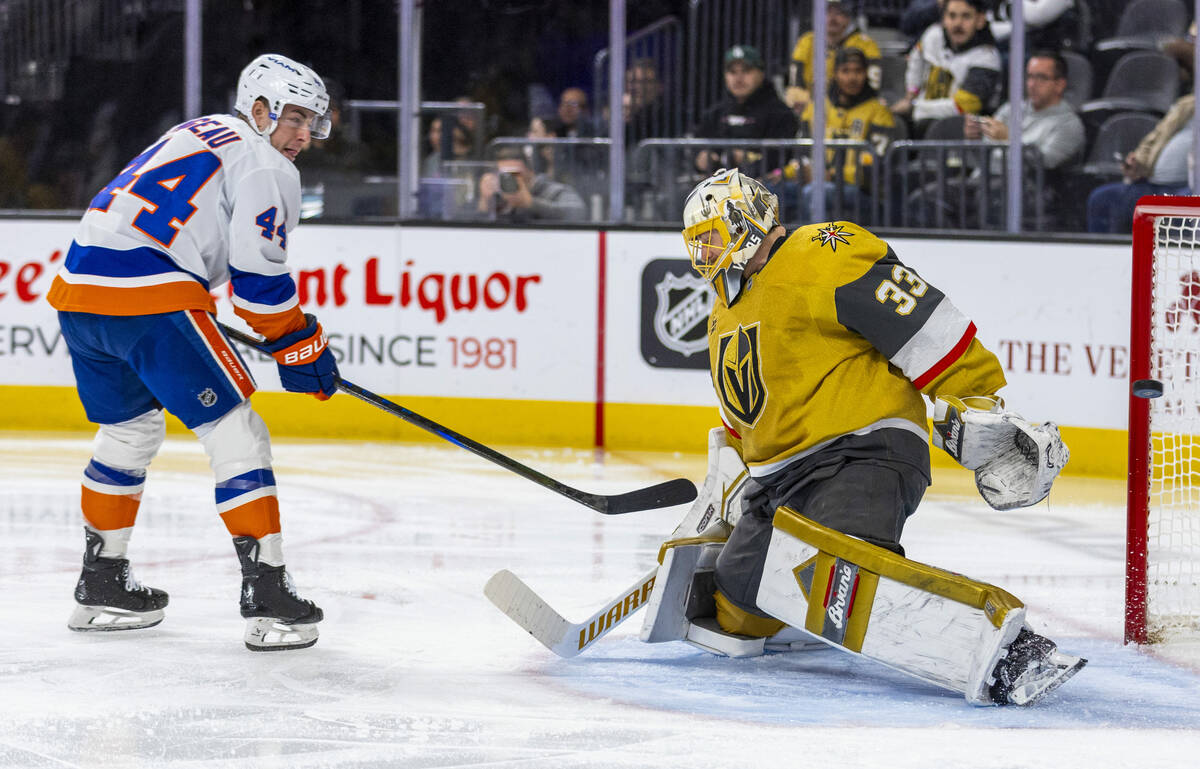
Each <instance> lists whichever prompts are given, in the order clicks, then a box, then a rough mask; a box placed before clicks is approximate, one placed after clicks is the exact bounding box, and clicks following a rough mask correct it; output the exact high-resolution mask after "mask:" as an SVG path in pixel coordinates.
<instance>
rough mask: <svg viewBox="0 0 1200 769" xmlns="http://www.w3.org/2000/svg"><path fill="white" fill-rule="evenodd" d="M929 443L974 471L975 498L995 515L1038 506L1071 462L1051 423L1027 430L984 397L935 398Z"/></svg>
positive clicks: (1024, 424) (999, 404)
mask: <svg viewBox="0 0 1200 769" xmlns="http://www.w3.org/2000/svg"><path fill="white" fill-rule="evenodd" d="M933 443H934V445H935V446H938V447H939V448H941V449H943V450H945V452H946V453H947V454H949V455H950V456H952V457H954V459H955V461H957V462H958V463H959V464H960V465H962V466H963V467H965V468H967V469H968V470H974V471H975V485H976V486H977V487H978V488H979V493H980V494H981V495H982V496H983V498H984V500H985V501H986V502H987V503H988V504H989V505H991V506H992V508H994V509H996V510H1011V509H1012V508H1014V507H1028V506H1029V505H1034V504H1037V503H1038V502H1041V501H1042V500H1043V499H1045V498H1046V495H1047V494H1049V493H1050V487H1051V486H1052V485H1053V484H1054V479H1055V478H1057V477H1058V474H1059V473H1060V472H1062V469H1063V467H1064V466H1065V465H1066V464H1067V460H1068V459H1070V457H1071V452H1070V450H1069V449H1067V446H1066V444H1064V443H1063V442H1062V438H1061V437H1059V434H1058V427H1057V426H1056V425H1055V424H1054V423H1053V422H1045V423H1043V424H1040V425H1035V424H1031V423H1030V422H1027V421H1025V420H1024V419H1022V418H1021V417H1020V416H1018V415H1017V414H1014V413H1013V412H1011V411H1005V410H1004V405H1003V402H1002V401H1000V400H999V399H995V398H990V397H986V396H972V397H968V398H962V399H959V398H953V397H945V396H939V397H938V399H937V401H936V402H935V403H934V409H933Z"/></svg>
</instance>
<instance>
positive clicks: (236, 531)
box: [221, 494, 279, 539]
mask: <svg viewBox="0 0 1200 769" xmlns="http://www.w3.org/2000/svg"><path fill="white" fill-rule="evenodd" d="M221 520H223V521H225V528H227V529H229V534H230V535H231V536H234V537H246V536H249V537H254V538H255V539H262V538H263V537H265V536H267V535H268V534H278V533H279V499H278V498H277V497H276V496H275V495H274V494H272V495H270V496H267V497H259V498H258V499H256V500H254V501H252V502H247V503H246V504H244V505H241V506H239V507H235V508H233V509H232V510H226V511H225V512H223V513H221Z"/></svg>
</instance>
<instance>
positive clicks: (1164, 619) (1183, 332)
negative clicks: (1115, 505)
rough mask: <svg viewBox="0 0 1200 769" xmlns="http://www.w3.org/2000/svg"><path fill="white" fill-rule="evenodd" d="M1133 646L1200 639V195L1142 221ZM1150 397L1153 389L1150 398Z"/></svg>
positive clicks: (1137, 236) (1162, 205)
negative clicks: (1144, 383) (1145, 383)
mask: <svg viewBox="0 0 1200 769" xmlns="http://www.w3.org/2000/svg"><path fill="white" fill-rule="evenodd" d="M1132 282H1133V286H1132V292H1133V295H1132V302H1131V305H1130V310H1131V312H1130V348H1129V373H1130V383H1131V385H1132V383H1133V382H1136V381H1138V380H1141V379H1154V380H1157V381H1159V382H1161V383H1162V386H1163V394H1162V397H1157V398H1145V397H1137V396H1136V395H1134V394H1133V388H1132V386H1131V388H1130V396H1129V487H1128V534H1127V538H1126V561H1125V642H1126V643H1157V642H1162V641H1166V640H1169V639H1171V638H1172V637H1175V636H1179V635H1183V636H1185V637H1187V638H1196V637H1200V197H1167V196H1153V197H1145V198H1142V199H1141V200H1140V201H1139V203H1138V206H1137V209H1136V211H1135V213H1134V217H1133V281H1132ZM1143 394H1145V393H1143Z"/></svg>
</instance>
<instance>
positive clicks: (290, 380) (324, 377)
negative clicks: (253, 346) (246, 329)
mask: <svg viewBox="0 0 1200 769" xmlns="http://www.w3.org/2000/svg"><path fill="white" fill-rule="evenodd" d="M304 320H306V321H307V322H308V325H306V326H305V327H304V328H302V329H300V330H299V331H293V332H292V333H290V334H287V335H285V336H281V337H280V338H278V339H276V340H275V341H273V342H267V343H266V345H264V346H265V348H266V350H267V352H269V353H271V357H273V358H274V359H275V362H276V363H277V364H279V381H280V383H282V384H283V389H285V390H287V391H289V392H294V393H310V394H311V395H313V396H314V397H316V399H317V400H322V401H323V400H327V399H328V398H329V397H330V396H331V395H333V394H334V392H336V391H337V383H338V367H337V361H335V360H334V359H333V353H332V352H330V350H329V342H328V340H326V338H325V330H324V329H322V328H321V324H320V323H317V319H316V317H314V316H313V315H310V314H308V313H305V315H304Z"/></svg>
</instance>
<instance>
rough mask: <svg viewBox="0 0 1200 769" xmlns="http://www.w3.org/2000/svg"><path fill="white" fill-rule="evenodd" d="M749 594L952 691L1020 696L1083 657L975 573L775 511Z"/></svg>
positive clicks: (1033, 692) (774, 611)
mask: <svg viewBox="0 0 1200 769" xmlns="http://www.w3.org/2000/svg"><path fill="white" fill-rule="evenodd" d="M773 526H774V528H773V530H772V533H771V543H770V546H769V547H768V549H767V558H766V563H765V565H764V567H763V575H762V582H761V583H760V585H759V589H758V596H757V599H756V603H757V604H758V607H759V608H760V609H762V610H763V611H765V612H767V613H768V614H770V615H771V616H772V617H775V618H777V619H780V620H782V621H783V622H786V623H787V624H789V625H791V626H792V627H794V628H801V629H803V630H805V631H807V632H808V633H811V634H812V635H813V636H815V637H817V638H819V639H820V640H821V641H823V642H825V643H827V644H831V645H832V646H835V647H837V648H839V649H841V650H842V651H846V652H850V653H852V654H856V655H860V656H863V657H867V658H870V659H873V660H875V661H876V662H881V663H883V664H884V665H887V666H889V667H891V668H894V669H896V670H899V671H902V672H904V673H907V674H909V675H912V676H916V677H917V678H920V679H923V680H925V681H928V682H930V683H933V684H936V685H938V686H942V687H945V688H947V689H950V690H952V691H956V692H959V693H960V694H962V695H963V696H964V697H966V699H967V701H968V702H971V703H974V704H978V705H990V704H1000V705H1028V704H1031V703H1033V702H1036V701H1037V700H1038V699H1040V698H1042V697H1043V696H1045V695H1046V694H1048V693H1049V692H1051V691H1053V690H1054V689H1056V688H1058V687H1059V686H1061V685H1062V683H1063V682H1065V681H1066V680H1067V679H1069V678H1070V677H1071V676H1073V675H1074V674H1075V673H1077V672H1078V671H1079V670H1080V669H1081V668H1082V667H1083V666H1084V664H1086V662H1087V661H1086V660H1083V659H1080V658H1079V657H1074V656H1071V655H1067V654H1063V653H1061V652H1059V651H1058V649H1057V647H1056V646H1055V644H1054V642H1053V641H1050V640H1049V639H1047V638H1044V637H1042V636H1040V635H1037V634H1036V633H1034V632H1033V631H1032V630H1030V629H1029V627H1028V626H1027V625H1025V606H1024V605H1023V604H1022V603H1021V602H1020V601H1019V600H1018V599H1017V598H1015V597H1014V596H1012V595H1010V594H1009V593H1007V592H1005V591H1004V590H1001V589H1000V588H998V587H995V586H993V585H988V584H985V583H983V582H977V581H975V580H973V579H970V578H968V577H964V576H962V575H960V574H954V573H951V572H948V571H945V570H943V569H938V568H935V567H933V566H927V565H926V564H923V563H918V562H916V561H910V560H908V559H907V558H904V557H902V556H900V555H897V554H896V553H893V552H892V551H890V550H885V549H883V548H881V547H876V546H875V545H871V544H868V543H866V542H863V541H862V540H858V539H855V538H853V537H850V536H847V535H846V534H842V533H840V532H837V531H834V530H833V529H830V528H827V527H825V526H821V525H820V524H818V523H816V522H815V521H812V520H809V519H808V518H805V517H804V516H802V515H800V514H798V513H796V512H795V511H794V510H792V509H791V508H788V507H780V508H779V509H778V510H777V511H776V512H775V519H774V522H773Z"/></svg>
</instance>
